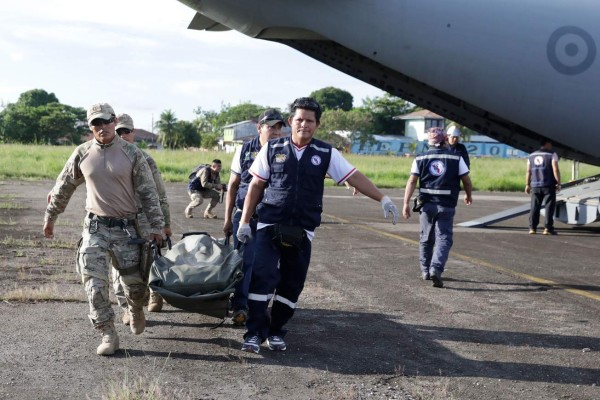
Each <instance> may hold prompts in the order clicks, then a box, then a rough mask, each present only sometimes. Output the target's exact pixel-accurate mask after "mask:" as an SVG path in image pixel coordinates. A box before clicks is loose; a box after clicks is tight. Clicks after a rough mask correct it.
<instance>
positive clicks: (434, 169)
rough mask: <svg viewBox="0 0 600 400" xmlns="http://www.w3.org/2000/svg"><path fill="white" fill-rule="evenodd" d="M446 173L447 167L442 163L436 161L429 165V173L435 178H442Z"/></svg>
mask: <svg viewBox="0 0 600 400" xmlns="http://www.w3.org/2000/svg"><path fill="white" fill-rule="evenodd" d="M444 172H446V165H445V164H444V163H443V162H441V161H434V162H432V163H431V164H429V173H430V174H431V175H434V176H442V175H444Z"/></svg>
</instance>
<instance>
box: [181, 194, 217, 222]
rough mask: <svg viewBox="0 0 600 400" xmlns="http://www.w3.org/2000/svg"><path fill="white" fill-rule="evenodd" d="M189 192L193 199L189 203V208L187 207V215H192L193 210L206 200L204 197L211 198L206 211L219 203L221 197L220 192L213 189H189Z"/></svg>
mask: <svg viewBox="0 0 600 400" xmlns="http://www.w3.org/2000/svg"><path fill="white" fill-rule="evenodd" d="M188 194H189V195H190V199H192V201H191V202H190V204H188V206H187V208H186V209H185V215H186V216H187V215H192V210H193V209H194V208H196V207H198V206H199V205H201V204H202V203H203V202H204V199H210V204H209V205H208V207H206V211H211V210H212V209H213V208H215V207H216V205H217V204H218V203H219V198H220V197H221V195H220V194H219V192H217V191H216V190H213V189H209V190H202V191H199V190H191V191H188Z"/></svg>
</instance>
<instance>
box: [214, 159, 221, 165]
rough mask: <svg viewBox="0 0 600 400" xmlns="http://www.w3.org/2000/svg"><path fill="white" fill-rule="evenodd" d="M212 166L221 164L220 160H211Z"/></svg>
mask: <svg viewBox="0 0 600 400" xmlns="http://www.w3.org/2000/svg"><path fill="white" fill-rule="evenodd" d="M212 163H213V164H221V160H219V159H218V158H215V159H214V160H212Z"/></svg>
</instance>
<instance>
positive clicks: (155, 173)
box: [113, 114, 173, 325]
mask: <svg viewBox="0 0 600 400" xmlns="http://www.w3.org/2000/svg"><path fill="white" fill-rule="evenodd" d="M117 119H118V120H119V122H118V123H117V127H116V130H117V135H119V137H120V138H121V139H123V140H125V141H126V142H129V143H134V142H135V128H134V126H133V119H132V118H131V117H130V116H129V115H128V114H119V115H118V117H117ZM134 144H135V143H134ZM140 150H141V149H140ZM141 152H142V154H144V157H145V158H146V161H147V162H148V165H149V166H150V170H151V171H152V177H153V178H154V183H155V184H156V189H157V190H158V200H159V202H160V209H161V210H162V213H163V215H164V217H165V227H164V229H163V233H164V234H165V236H167V237H168V236H171V235H172V234H173V232H172V231H171V212H170V211H169V203H168V201H167V191H166V189H165V182H164V181H163V179H162V176H161V175H160V171H159V170H158V166H157V165H156V161H154V159H153V158H152V157H151V156H150V154H148V153H146V152H145V151H144V150H141ZM136 200H137V201H136V205H137V208H138V210H139V212H138V224H139V226H140V229H141V231H142V235H143V236H144V237H146V236H147V235H148V234H149V233H150V231H151V227H150V223H149V222H148V218H146V215H145V214H144V213H143V212H142V202H141V201H140V199H139V198H138V199H136ZM113 288H114V290H115V296H116V297H117V302H118V303H119V306H121V310H122V311H123V318H122V320H123V323H124V324H125V325H129V323H130V317H129V312H128V310H127V301H126V300H125V292H124V290H123V285H121V280H120V278H119V273H118V270H117V269H116V268H113ZM147 296H148V294H147ZM149 296H150V299H149V302H148V311H150V312H159V311H161V310H162V306H163V298H162V297H161V296H160V295H159V294H158V293H154V292H152V291H151V292H150V293H149Z"/></svg>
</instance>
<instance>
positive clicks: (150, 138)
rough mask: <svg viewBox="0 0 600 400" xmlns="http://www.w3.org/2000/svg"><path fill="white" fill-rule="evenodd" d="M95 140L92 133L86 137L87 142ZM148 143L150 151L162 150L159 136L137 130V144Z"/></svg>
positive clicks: (143, 130)
mask: <svg viewBox="0 0 600 400" xmlns="http://www.w3.org/2000/svg"><path fill="white" fill-rule="evenodd" d="M93 138H94V134H93V133H92V132H91V131H90V132H88V134H87V135H86V136H85V140H91V139H93ZM142 142H146V144H147V145H148V148H149V149H160V148H162V146H161V144H160V143H158V135H157V134H155V133H152V132H150V131H147V130H145V129H139V128H136V129H135V143H142Z"/></svg>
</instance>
